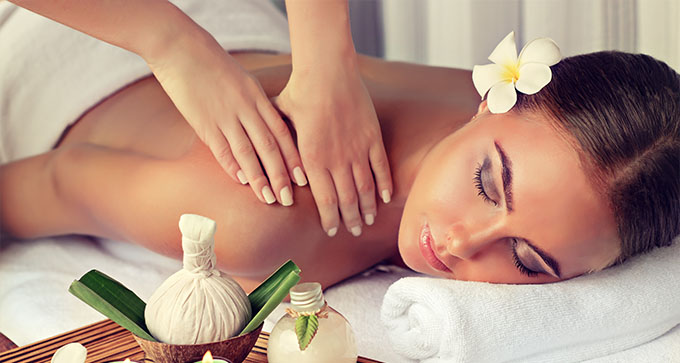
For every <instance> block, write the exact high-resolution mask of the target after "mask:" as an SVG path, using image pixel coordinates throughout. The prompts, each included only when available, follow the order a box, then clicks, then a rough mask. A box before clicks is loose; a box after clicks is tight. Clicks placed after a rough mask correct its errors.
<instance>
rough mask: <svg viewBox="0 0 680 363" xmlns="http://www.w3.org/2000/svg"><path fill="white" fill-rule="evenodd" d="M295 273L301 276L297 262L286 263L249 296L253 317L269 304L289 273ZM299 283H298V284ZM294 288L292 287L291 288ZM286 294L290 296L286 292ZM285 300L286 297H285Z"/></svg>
mask: <svg viewBox="0 0 680 363" xmlns="http://www.w3.org/2000/svg"><path fill="white" fill-rule="evenodd" d="M291 271H293V272H295V273H296V274H298V275H299V274H300V268H299V267H298V266H297V265H296V264H295V262H293V261H291V260H288V261H286V263H284V264H283V265H281V267H279V269H278V270H276V272H274V273H273V274H271V276H269V277H268V278H267V280H265V281H264V282H263V283H261V284H260V286H258V287H257V288H256V289H255V290H253V292H251V293H250V295H248V300H250V307H251V308H252V310H253V316H255V314H256V313H257V312H259V311H260V309H262V307H263V306H264V305H265V304H266V303H267V301H268V300H269V299H270V298H271V297H272V295H274V293H275V292H276V290H277V289H278V287H279V286H280V285H281V283H282V282H283V280H284V279H286V278H287V277H288V275H289V273H290V272H291ZM296 283H297V282H296ZM291 287H292V286H291ZM286 294H288V293H287V292H286ZM284 298H285V296H284Z"/></svg>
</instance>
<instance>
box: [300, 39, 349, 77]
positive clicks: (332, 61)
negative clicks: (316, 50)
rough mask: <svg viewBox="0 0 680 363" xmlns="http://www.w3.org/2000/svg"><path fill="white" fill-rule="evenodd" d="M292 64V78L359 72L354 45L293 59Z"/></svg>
mask: <svg viewBox="0 0 680 363" xmlns="http://www.w3.org/2000/svg"><path fill="white" fill-rule="evenodd" d="M291 65H292V73H291V78H293V77H297V76H311V75H314V76H318V77H330V78H333V77H344V76H345V75H347V74H354V73H358V72H359V59H358V57H357V54H356V51H355V50H354V47H353V46H351V47H347V48H344V49H342V50H336V52H335V53H331V52H323V53H322V54H319V55H314V56H307V57H304V58H302V59H298V61H295V60H292V61H291Z"/></svg>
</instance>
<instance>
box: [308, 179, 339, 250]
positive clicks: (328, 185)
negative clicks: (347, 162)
mask: <svg viewBox="0 0 680 363" xmlns="http://www.w3.org/2000/svg"><path fill="white" fill-rule="evenodd" d="M307 176H308V177H309V187H310V189H311V191H312V195H313V196H314V202H315V203H316V208H317V209H318V210H319V216H320V217H321V228H323V230H324V231H326V234H328V236H329V237H333V236H335V235H336V234H337V233H338V226H339V225H340V213H339V211H338V196H337V194H336V192H335V186H334V184H333V179H332V178H331V175H330V173H329V172H328V170H326V169H322V170H320V171H311V172H309V173H308V174H307Z"/></svg>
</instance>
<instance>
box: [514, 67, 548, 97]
mask: <svg viewBox="0 0 680 363" xmlns="http://www.w3.org/2000/svg"><path fill="white" fill-rule="evenodd" d="M551 79H552V71H551V70H550V67H548V66H547V65H545V64H541V63H528V64H524V65H522V66H521V67H520V68H519V79H518V80H517V82H516V83H515V87H516V88H517V90H518V91H520V92H522V93H524V94H527V95H533V94H534V93H536V92H538V91H540V90H541V88H543V87H545V85H546V84H548V82H550V80H551Z"/></svg>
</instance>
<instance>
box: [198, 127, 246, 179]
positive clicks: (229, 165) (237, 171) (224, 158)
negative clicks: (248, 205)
mask: <svg viewBox="0 0 680 363" xmlns="http://www.w3.org/2000/svg"><path fill="white" fill-rule="evenodd" d="M206 137H207V138H208V140H207V142H206V145H207V146H208V148H209V149H210V151H211V152H212V154H213V156H215V159H216V160H217V162H218V163H219V164H220V166H221V167H222V169H224V171H225V172H227V174H228V175H229V176H230V177H231V178H232V179H234V180H235V181H237V182H239V183H241V184H248V180H247V179H246V175H245V173H244V172H243V170H241V167H240V166H239V165H238V163H237V162H236V159H234V155H233V154H232V153H231V148H230V147H229V143H228V142H227V140H226V139H225V138H224V135H223V134H222V131H221V130H220V129H218V128H215V130H214V131H213V132H211V133H209V134H208V136H206Z"/></svg>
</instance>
